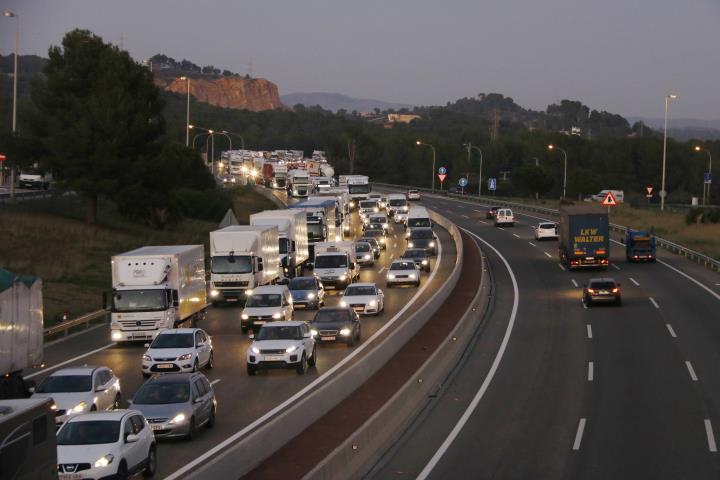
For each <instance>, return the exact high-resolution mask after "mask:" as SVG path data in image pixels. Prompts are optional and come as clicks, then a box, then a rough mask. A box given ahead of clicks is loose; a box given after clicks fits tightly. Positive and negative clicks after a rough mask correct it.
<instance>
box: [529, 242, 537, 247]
mask: <svg viewBox="0 0 720 480" xmlns="http://www.w3.org/2000/svg"><path fill="white" fill-rule="evenodd" d="M528 243H529V244H530V246H531V247H537V245H535V244H534V243H532V242H528Z"/></svg>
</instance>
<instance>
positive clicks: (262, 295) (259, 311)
mask: <svg viewBox="0 0 720 480" xmlns="http://www.w3.org/2000/svg"><path fill="white" fill-rule="evenodd" d="M294 317H295V312H294V309H293V299H292V295H291V294H290V289H289V288H288V287H287V286H286V285H264V286H262V287H257V288H256V289H255V290H253V291H252V293H251V294H250V295H249V296H248V299H247V301H246V302H245V308H243V311H242V313H241V314H240V328H241V329H242V331H243V332H246V331H247V330H249V329H253V328H255V327H259V326H261V325H264V324H265V323H267V322H273V321H276V320H292V319H293V318H294Z"/></svg>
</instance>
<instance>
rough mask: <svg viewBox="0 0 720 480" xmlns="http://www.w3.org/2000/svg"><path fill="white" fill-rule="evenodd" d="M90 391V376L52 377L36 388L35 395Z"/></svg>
mask: <svg viewBox="0 0 720 480" xmlns="http://www.w3.org/2000/svg"><path fill="white" fill-rule="evenodd" d="M91 389H92V376H91V375H52V376H50V377H47V378H46V379H45V380H43V382H42V383H41V384H40V386H38V387H37V388H36V389H35V391H36V392H37V393H75V392H89V391H90V390H91Z"/></svg>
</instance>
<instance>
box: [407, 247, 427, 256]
mask: <svg viewBox="0 0 720 480" xmlns="http://www.w3.org/2000/svg"><path fill="white" fill-rule="evenodd" d="M408 252H412V253H416V252H420V253H422V254H423V255H425V256H427V254H428V253H427V252H426V251H425V249H424V248H408V249H407V250H405V251H404V252H403V255H405V254H406V253H408Z"/></svg>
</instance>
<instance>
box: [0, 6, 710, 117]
mask: <svg viewBox="0 0 720 480" xmlns="http://www.w3.org/2000/svg"><path fill="white" fill-rule="evenodd" d="M0 6H2V9H11V10H13V11H15V12H16V13H17V14H18V15H19V16H20V29H21V30H20V31H21V38H20V53H21V54H30V53H33V54H38V55H43V56H46V55H47V49H48V47H49V46H50V45H53V44H59V43H60V42H61V39H62V36H63V34H64V33H65V32H67V31H69V30H71V29H73V28H76V27H80V28H85V29H89V30H91V31H93V32H94V33H96V34H98V35H100V36H102V37H103V38H104V40H105V41H108V42H112V43H116V44H119V43H120V42H121V41H122V44H123V47H124V48H125V49H127V50H128V51H129V52H130V53H131V55H132V56H133V57H134V58H136V59H137V60H142V59H144V58H147V57H150V56H152V55H153V54H155V53H164V54H166V55H168V56H171V57H174V58H176V59H178V60H180V59H183V58H187V59H188V60H190V61H192V62H194V63H197V64H200V65H207V64H212V65H215V66H216V67H218V68H222V69H225V68H227V69H229V70H232V71H236V72H239V73H242V74H245V73H247V72H248V64H249V63H250V62H252V64H253V75H254V76H260V77H264V78H267V79H269V80H271V81H273V82H275V83H277V84H278V86H279V89H280V93H281V94H285V93H294V92H338V93H343V94H346V95H350V96H354V97H363V98H375V99H380V100H386V101H392V102H402V103H409V104H415V105H430V104H445V103H446V102H448V101H453V100H455V99H457V98H460V97H465V96H474V95H477V94H478V93H479V92H484V93H489V92H497V93H502V94H504V95H507V96H510V97H512V98H513V99H515V101H516V102H517V103H519V104H520V105H522V106H524V107H529V108H533V109H545V107H546V106H547V105H548V104H549V103H553V102H557V101H558V100H560V99H562V98H570V99H577V100H581V101H582V102H583V103H585V104H587V105H589V106H590V107H591V108H595V109H599V110H608V111H610V112H614V113H620V114H622V115H625V116H634V115H639V116H646V117H662V115H663V97H664V95H665V94H667V93H670V92H673V93H677V94H678V95H679V97H680V98H679V100H678V101H676V102H674V103H673V104H672V107H671V115H672V116H675V117H692V118H701V119H716V118H720V94H718V93H719V92H718V89H719V88H720V48H719V47H718V46H719V45H720V41H719V40H720V28H719V26H720V1H718V0H685V1H677V0H602V1H598V0H544V1H538V0H485V1H477V0H443V1H437V0H436V1H428V0H362V1H357V0H356V1H352V2H350V1H345V0H302V1H299V0H263V1H243V0H203V1H200V2H198V1H189V0H114V1H109V0H32V1H28V0H10V1H0ZM1 20H2V23H1V24H0V25H2V27H1V28H0V52H2V53H3V54H7V53H11V52H12V48H13V34H14V25H13V23H12V20H11V19H7V18H3V19H1Z"/></svg>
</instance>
